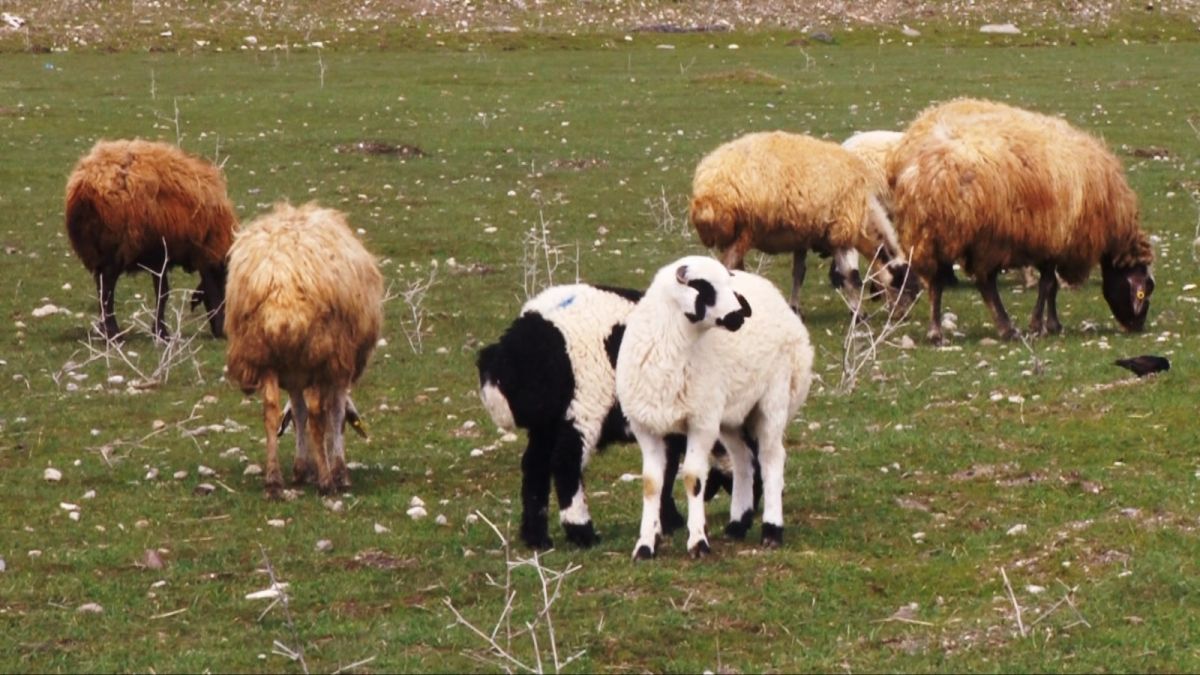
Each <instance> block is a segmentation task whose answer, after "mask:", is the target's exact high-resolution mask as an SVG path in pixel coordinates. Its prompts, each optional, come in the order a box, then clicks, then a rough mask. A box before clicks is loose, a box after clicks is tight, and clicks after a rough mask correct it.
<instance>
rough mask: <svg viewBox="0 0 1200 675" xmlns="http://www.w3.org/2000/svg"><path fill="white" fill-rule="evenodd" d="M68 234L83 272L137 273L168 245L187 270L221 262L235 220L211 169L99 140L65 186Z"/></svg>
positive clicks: (148, 146) (146, 147)
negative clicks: (103, 268) (111, 269)
mask: <svg viewBox="0 0 1200 675" xmlns="http://www.w3.org/2000/svg"><path fill="white" fill-rule="evenodd" d="M66 212H67V233H68V236H69V238H70V240H71V245H72V247H73V248H74V249H75V252H76V254H77V255H78V256H79V258H80V259H81V260H82V261H83V263H84V265H85V266H86V267H87V268H88V269H89V270H92V271H95V270H97V269H99V268H100V267H101V266H116V267H117V268H119V269H121V270H123V271H125V270H135V269H137V268H138V266H139V265H140V264H145V261H146V260H147V259H153V258H155V257H156V256H158V255H159V254H160V253H161V251H162V247H163V244H164V241H165V243H166V247H167V253H168V256H169V258H170V260H171V262H172V263H174V264H180V265H183V266H184V267H186V268H188V269H197V268H200V267H205V266H211V265H215V264H218V263H219V262H221V261H222V260H223V259H224V257H225V254H226V253H227V252H228V250H229V246H230V244H231V243H232V241H233V234H234V231H235V230H236V228H237V217H236V215H235V214H234V210H233V205H232V204H231V203H230V201H229V198H228V196H227V194H226V185H225V178H224V176H223V175H222V174H221V171H220V169H218V168H217V167H215V166H213V165H212V164H210V163H208V162H206V161H204V160H202V159H199V158H196V157H193V156H191V155H188V154H187V153H185V152H183V151H182V150H180V149H178V148H176V147H174V146H171V145H168V144H166V143H156V142H150V141H141V140H132V141H131V140H119V141H100V142H98V143H96V145H95V146H94V147H93V148H92V149H91V151H90V152H89V153H88V154H87V155H85V156H84V157H82V158H81V159H80V160H79V162H78V163H77V164H76V166H75V169H74V170H73V171H72V173H71V176H70V178H69V179H68V181H67V190H66Z"/></svg>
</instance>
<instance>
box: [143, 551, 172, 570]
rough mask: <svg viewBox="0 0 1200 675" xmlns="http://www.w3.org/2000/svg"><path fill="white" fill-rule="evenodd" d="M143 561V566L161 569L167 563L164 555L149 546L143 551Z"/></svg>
mask: <svg viewBox="0 0 1200 675" xmlns="http://www.w3.org/2000/svg"><path fill="white" fill-rule="evenodd" d="M141 563H142V567H145V568H146V569H150V570H161V569H162V568H164V567H166V565H164V564H163V559H162V556H160V555H159V554H158V551H155V550H154V549H152V548H148V549H146V550H145V552H143V553H142V560H141Z"/></svg>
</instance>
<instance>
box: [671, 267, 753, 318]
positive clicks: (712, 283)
mask: <svg viewBox="0 0 1200 675" xmlns="http://www.w3.org/2000/svg"><path fill="white" fill-rule="evenodd" d="M673 267H674V268H675V272H674V274H675V282H676V284H677V285H676V286H675V287H674V289H675V293H674V297H675V300H676V302H677V303H679V307H680V309H682V310H683V315H684V316H686V317H687V318H688V321H691V322H692V323H693V324H697V325H699V326H702V327H704V328H712V327H714V326H719V327H721V328H724V329H726V330H729V331H736V330H737V329H739V328H741V327H742V323H743V322H744V321H745V320H746V318H747V317H749V316H750V303H748V302H746V298H744V297H742V296H741V294H740V293H737V292H735V291H734V290H733V273H732V272H730V271H729V270H728V269H726V267H725V266H724V265H722V264H721V263H719V262H717V261H716V260H713V259H711V258H705V257H702V256H693V257H688V258H683V259H682V260H680V261H678V262H677V263H675V264H674V265H673Z"/></svg>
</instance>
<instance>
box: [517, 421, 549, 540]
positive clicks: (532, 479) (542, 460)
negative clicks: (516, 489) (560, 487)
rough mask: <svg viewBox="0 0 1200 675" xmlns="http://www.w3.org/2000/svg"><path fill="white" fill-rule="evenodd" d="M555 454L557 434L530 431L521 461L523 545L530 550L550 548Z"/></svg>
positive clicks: (535, 430) (547, 431)
mask: <svg viewBox="0 0 1200 675" xmlns="http://www.w3.org/2000/svg"><path fill="white" fill-rule="evenodd" d="M553 451H554V432H553V431H552V430H546V429H542V428H534V429H530V430H529V445H527V446H525V454H524V455H523V456H522V457H521V541H523V542H525V543H526V544H527V545H529V547H530V548H550V547H551V546H553V545H554V542H553V541H551V540H550V533H549V524H548V523H547V520H548V518H549V515H548V511H549V508H550V475H551V471H552V467H551V466H550V454H551V453H552V452H553Z"/></svg>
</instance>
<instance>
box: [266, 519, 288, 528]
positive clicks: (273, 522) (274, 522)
mask: <svg viewBox="0 0 1200 675" xmlns="http://www.w3.org/2000/svg"><path fill="white" fill-rule="evenodd" d="M267 524H268V525H270V526H271V527H283V526H284V525H287V521H286V520H283V519H282V518H271V519H270V520H268V521H267Z"/></svg>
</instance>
